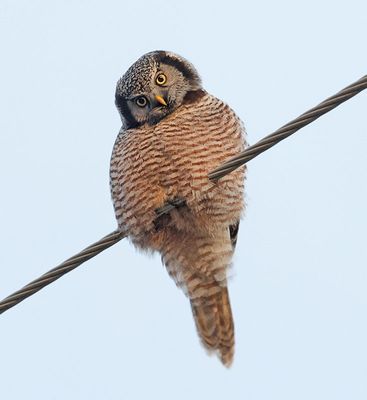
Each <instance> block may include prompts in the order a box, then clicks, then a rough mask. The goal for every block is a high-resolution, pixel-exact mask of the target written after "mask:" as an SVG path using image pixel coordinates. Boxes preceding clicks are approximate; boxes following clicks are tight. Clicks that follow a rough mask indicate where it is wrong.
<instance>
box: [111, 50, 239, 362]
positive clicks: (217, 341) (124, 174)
mask: <svg viewBox="0 0 367 400" xmlns="http://www.w3.org/2000/svg"><path fill="white" fill-rule="evenodd" d="M115 103H116V106H117V109H118V111H119V113H120V116H121V120H122V128H121V130H120V132H119V134H118V136H117V139H116V142H115V145H114V148H113V152H112V157H111V166H110V183H111V192H112V200H113V204H114V210H115V214H116V219H117V222H118V226H119V229H120V230H121V231H123V232H124V233H125V234H126V235H127V237H128V238H129V239H130V241H131V242H132V243H133V244H134V245H135V246H136V247H137V248H139V249H141V250H146V251H149V252H159V253H160V254H161V257H162V262H163V264H164V265H165V267H166V268H167V271H168V273H169V275H170V276H171V277H172V278H173V279H174V281H175V282H176V284H177V285H178V286H179V287H180V288H182V290H183V291H184V293H185V294H186V295H187V297H188V298H189V300H190V304H191V309H192V314H193V317H194V320H195V324H196V328H197V332H198V335H199V338H200V340H201V342H202V344H203V346H204V347H205V348H206V349H207V350H208V352H209V353H215V354H217V355H218V356H219V358H220V360H221V361H222V363H223V364H224V365H225V366H230V364H231V363H232V360H233V354H234V342H235V339H234V324H233V318H232V311H231V306H230V301H229V296H228V289H227V278H228V276H227V275H228V268H229V266H230V264H231V259H232V256H233V252H234V249H235V246H236V240H237V233H238V227H239V220H240V217H241V214H242V212H243V210H244V178H245V167H242V168H240V169H237V170H236V171H234V172H232V173H231V174H229V175H227V176H225V177H223V178H221V179H220V180H218V181H216V182H212V181H210V180H209V179H208V173H209V172H210V171H211V170H213V169H214V168H215V167H217V166H218V165H220V164H221V163H222V162H224V161H226V160H228V159H229V158H231V157H232V156H234V155H236V154H237V153H239V152H240V151H242V150H244V148H245V146H246V141H245V131H244V127H243V125H242V123H241V121H240V119H239V118H238V117H237V116H236V114H235V113H234V112H233V111H232V109H231V108H230V107H229V106H228V105H227V104H225V103H224V102H223V101H221V100H219V99H217V98H216V97H214V96H212V95H211V94H209V93H207V92H206V91H205V89H204V88H203V86H202V83H201V79H200V76H199V74H198V72H197V71H196V69H195V68H194V66H193V65H192V64H191V63H190V62H188V61H187V60H186V59H184V58H183V57H181V56H179V55H177V54H174V53H172V52H168V51H153V52H150V53H147V54H145V55H143V56H142V57H141V58H139V59H138V60H137V61H136V62H135V63H134V64H133V65H132V66H131V67H130V68H129V69H128V70H127V72H126V73H125V74H124V75H123V76H122V77H121V78H120V80H119V81H118V83H117V87H116V96H115ZM167 205H177V207H175V208H174V209H173V210H172V211H170V212H169V213H168V214H163V215H162V213H160V212H159V211H160V210H161V209H162V208H163V207H165V206H167Z"/></svg>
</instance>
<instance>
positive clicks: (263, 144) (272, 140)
mask: <svg viewBox="0 0 367 400" xmlns="http://www.w3.org/2000/svg"><path fill="white" fill-rule="evenodd" d="M366 88H367V75H365V76H363V77H362V78H361V79H359V80H358V81H356V82H354V83H353V84H351V85H349V86H347V87H346V88H344V89H343V90H341V91H340V92H338V93H336V94H335V95H334V96H331V97H329V98H328V99H326V100H325V101H323V102H322V103H320V104H319V105H317V106H316V107H314V108H311V109H310V110H309V111H306V112H305V113H303V114H301V115H300V116H299V117H298V118H296V119H294V120H292V121H291V122H289V123H288V124H286V125H284V126H282V127H281V128H279V129H278V130H276V131H275V132H273V133H272V134H270V135H268V136H266V137H264V138H263V139H261V140H260V141H259V142H257V143H256V144H254V145H253V146H250V147H248V148H247V149H246V150H245V151H243V152H241V153H240V154H238V155H237V156H236V157H233V158H231V159H230V160H228V161H227V162H225V163H224V164H222V165H220V166H219V167H218V168H216V169H215V170H214V171H212V172H210V173H209V179H211V180H213V181H215V180H218V179H220V178H222V177H223V176H225V175H227V174H229V173H230V172H232V171H233V170H235V169H236V168H239V167H240V166H241V165H244V164H246V163H247V162H248V161H250V160H252V159H253V158H255V157H256V156H258V155H259V154H261V153H263V152H264V151H266V150H268V149H270V148H271V147H272V146H274V145H275V144H277V143H279V142H280V141H282V140H284V139H286V138H287V137H288V136H290V135H292V134H293V133H295V132H297V131H298V130H299V129H301V128H303V127H304V126H306V125H308V124H310V123H311V122H313V121H315V120H316V119H317V118H319V117H321V116H322V115H323V114H326V113H327V112H329V111H331V110H332V109H333V108H335V107H337V106H338V105H340V104H342V103H344V102H345V101H347V100H349V99H350V98H351V97H353V96H355V95H356V94H358V93H359V92H361V91H362V90H364V89H366ZM180 205H182V204H181V203H178V202H176V203H172V204H167V205H165V206H164V207H162V208H160V209H159V210H158V211H157V217H159V216H161V215H163V214H166V213H168V212H170V211H171V210H173V209H174V208H176V207H179V206H180ZM125 236H126V235H125V233H124V232H121V231H119V230H116V231H113V232H112V233H110V234H108V235H107V236H105V237H103V238H102V239H100V240H99V241H98V242H96V243H94V244H92V245H90V246H88V247H87V248H85V249H84V250H82V251H81V252H80V253H78V254H76V255H74V256H72V257H70V258H68V259H67V260H66V261H64V262H63V263H61V264H60V265H58V266H57V267H55V268H53V269H51V270H50V271H48V272H46V273H45V274H43V275H41V276H40V277H39V278H38V279H35V280H34V281H32V282H30V283H29V284H28V285H26V286H24V287H23V288H22V289H20V290H18V291H16V292H15V293H13V294H11V295H10V296H8V297H6V298H5V299H4V300H2V301H1V302H0V314H2V313H3V312H4V311H6V310H8V309H9V308H11V307H14V306H15V305H16V304H18V303H20V302H21V301H23V300H25V299H26V298H27V297H29V296H31V295H33V294H34V293H36V292H38V291H39V290H41V289H42V288H44V287H45V286H47V285H49V284H50V283H52V282H54V281H56V280H57V279H59V278H61V277H62V276H63V275H64V274H66V273H68V272H70V271H72V270H73V269H75V268H76V267H78V266H79V265H81V264H83V263H84V262H85V261H87V260H90V259H91V258H93V257H95V256H96V255H97V254H99V253H101V252H102V251H104V250H106V249H108V248H109V247H111V246H113V245H114V244H116V243H117V242H119V241H120V240H122V239H123V238H124V237H125Z"/></svg>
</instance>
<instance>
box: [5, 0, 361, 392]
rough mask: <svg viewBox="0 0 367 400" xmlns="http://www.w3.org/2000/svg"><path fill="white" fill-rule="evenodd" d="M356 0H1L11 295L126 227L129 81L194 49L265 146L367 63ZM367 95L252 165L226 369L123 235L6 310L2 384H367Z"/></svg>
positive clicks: (213, 388) (217, 88)
mask: <svg viewBox="0 0 367 400" xmlns="http://www.w3.org/2000/svg"><path fill="white" fill-rule="evenodd" d="M366 37H367V6H366V2H365V1H363V0H360V1H354V0H350V1H348V2H344V1H343V2H342V1H339V2H338V1H335V0H334V1H316V0H309V1H300V2H295V1H281V0H279V1H276V2H271V1H256V2H255V1H251V2H249V1H230V0H227V1H225V2H223V1H210V2H209V1H207V2H198V1H189V0H185V1H180V2H177V1H170V2H169V1H161V0H156V1H154V2H148V1H139V2H138V1H136V2H124V1H90V0H89V1H86V0H84V1H66V0H64V1H46V0H43V1H41V0H32V1H28V0H22V1H21V0H12V1H10V0H1V1H0V55H1V56H0V60H1V64H0V71H1V73H0V179H1V189H2V192H1V199H0V221H1V224H0V226H1V228H0V243H1V252H0V282H1V285H0V297H1V298H2V297H5V296H6V295H8V294H10V293H11V292H13V291H14V290H16V289H18V288H20V287H21V286H23V285H24V284H26V283H28V282H29V281H30V280H32V279H34V278H36V277H38V276H39V275H40V274H42V273H43V272H45V271H47V270H48V269H50V268H51V267H54V266H55V265H56V264H57V263H59V262H61V261H63V260H64V259H65V258H67V257H69V256H71V255H73V254H74V253H76V252H77V251H79V250H80V249H82V248H83V247H85V246H86V245H89V244H90V243H92V242H94V241H95V240H97V239H99V238H100V237H102V236H103V235H105V234H107V233H109V232H111V231H112V230H114V229H115V219H114V214H113V209H112V203H111V200H110V193H109V183H108V169H109V158H110V154H111V149H112V146H113V143H114V140H115V137H116V135H117V132H118V130H119V128H120V120H119V116H118V113H117V111H116V110H115V107H114V90H115V83H116V81H117V79H118V78H119V77H120V75H121V74H122V73H123V72H124V71H125V70H126V69H127V68H128V67H129V66H130V65H131V64H132V63H133V62H134V61H135V60H136V59H137V58H138V57H139V56H141V55H142V54H144V53H145V52H147V51H151V50H154V49H166V50H172V51H175V52H177V53H179V54H182V55H183V56H185V57H186V58H188V59H189V60H190V61H192V62H193V63H194V64H195V65H196V67H197V69H198V70H199V72H200V73H201V75H202V78H203V81H204V85H205V87H206V89H207V90H208V91H210V92H211V93H213V94H214V95H216V96H218V97H220V98H222V99H224V100H225V101H227V102H228V103H229V104H230V105H231V106H232V107H233V108H234V109H235V110H236V112H237V113H238V114H239V115H240V116H241V118H242V119H243V120H244V122H245V125H246V127H247V131H248V139H249V142H250V143H255V142H256V141H257V140H258V139H260V138H261V137H263V136H264V135H266V134H268V133H270V132H271V131H273V130H275V129H276V128H278V127H279V126H280V125H282V124H284V123H286V122H288V121H289V120H290V119H292V118H294V117H296V116H298V115H299V114H300V113H302V112H304V111H306V110H307V109H308V108H310V107H312V106H314V105H316V104H317V103H319V102H320V101H322V100H323V99H324V98H326V97H328V96H330V95H332V94H334V93H335V92H337V91H338V90H340V89H342V88H343V87H344V86H346V85H348V84H350V83H352V82H353V81H355V80H357V79H358V78H360V77H361V76H363V75H365V74H366V73H367V56H366ZM366 96H367V93H362V94H360V95H358V96H357V97H355V98H353V99H351V100H349V101H348V102H347V103H345V104H344V105H342V106H341V107H339V108H337V109H336V110H334V111H332V112H330V113H329V114H327V115H326V116H324V117H322V118H321V119H320V120H318V121H316V122H314V123H313V124H311V125H310V126H308V127H307V128H305V129H303V130H302V131H300V132H299V133H298V134H297V135H295V136H293V137H292V138H290V139H288V140H287V141H285V142H283V143H281V144H280V145H278V146H276V147H275V148H273V149H271V150H269V151H268V152H266V153H265V154H264V155H262V156H260V157H259V158H257V159H255V160H253V161H251V162H250V163H249V165H248V168H249V173H248V180H247V183H246V185H247V202H248V209H247V215H246V218H245V219H244V220H243V222H242V227H241V232H240V237H239V242H238V250H237V253H236V257H235V260H234V261H235V262H234V277H233V279H232V280H231V283H230V293H231V300H232V307H233V311H234V316H235V324H236V334H237V346H236V355H235V361H234V364H233V367H232V368H231V369H230V370H226V369H225V368H223V367H222V366H221V364H220V363H219V362H218V361H217V359H215V358H213V357H208V356H207V355H206V354H205V352H204V351H203V349H202V348H201V346H200V345H199V342H198V339H197V336H196V332H195V328H194V323H193V320H192V317H191V311H190V307H189V304H188V301H187V299H186V298H185V297H184V295H183V294H182V293H181V292H180V291H179V290H178V289H177V288H176V287H175V285H174V283H173V282H172V281H171V280H170V278H169V277H168V275H167V273H166V271H165V269H164V268H163V267H162V266H161V264H160V260H159V257H158V256H157V257H153V258H152V257H147V256H146V255H143V254H138V253H137V252H136V250H135V249H134V248H133V247H132V246H130V245H129V244H128V242H127V241H123V242H121V243H120V244H118V245H116V246H114V247H113V248H111V249H110V250H108V251H106V252H105V253H103V254H101V255H99V256H98V257H96V258H95V259H93V260H92V261H90V262H88V263H87V264H85V265H84V266H82V267H80V268H79V269H77V270H76V271H74V272H72V273H70V274H68V275H67V276H65V277H64V278H62V279H61V280H59V281H58V282H56V283H55V284H53V285H51V286H49V287H48V288H47V289H44V290H42V291H41V292H39V293H38V294H37V295H35V296H33V297H31V298H30V299H28V300H26V301H25V302H23V303H22V304H20V305H18V306H17V307H15V308H14V309H12V310H9V311H8V312H6V313H5V314H3V315H2V316H0V332H1V333H0V337H1V342H0V398H1V399H6V400H15V399H23V398H27V399H37V400H38V399H42V400H43V399H47V400H49V399H53V400H61V399H62V400H64V399H68V400H73V399H88V400H94V399H96V400H97V399H107V400H110V399H159V400H165V399H172V398H174V399H178V400H180V399H187V398H190V399H204V398H205V399H212V400H215V399H223V398H228V399H234V400H237V399H250V400H273V399H274V400H275V399H276V400H277V399H279V400H288V399H289V400H294V399H297V400H303V399H307V400H308V399H312V400H318V399H320V400H321V399H322V400H324V399H333V400H337V399H347V398H348V399H353V400H357V399H358V400H359V399H366V398H367V379H366V376H367V339H366V338H367V290H366V289H367V246H366V226H367V215H366V204H367V190H366V181H367V168H366V167H367V160H366V146H367V137H366V135H367V120H366V109H367V97H366Z"/></svg>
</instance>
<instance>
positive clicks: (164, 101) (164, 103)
mask: <svg viewBox="0 0 367 400" xmlns="http://www.w3.org/2000/svg"><path fill="white" fill-rule="evenodd" d="M155 99H156V100H157V101H158V103H159V104H162V105H163V106H167V103H166V100H164V98H163V97H162V96H159V95H155Z"/></svg>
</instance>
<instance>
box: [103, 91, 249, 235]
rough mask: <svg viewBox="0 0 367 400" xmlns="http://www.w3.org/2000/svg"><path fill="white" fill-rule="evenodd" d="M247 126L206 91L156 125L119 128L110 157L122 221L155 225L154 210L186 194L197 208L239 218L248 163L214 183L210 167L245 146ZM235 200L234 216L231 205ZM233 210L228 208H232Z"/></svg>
mask: <svg viewBox="0 0 367 400" xmlns="http://www.w3.org/2000/svg"><path fill="white" fill-rule="evenodd" d="M243 134H244V132H243V127H242V124H241V122H240V120H239V118H238V117H237V116H236V115H235V113H234V112H233V111H232V110H231V109H230V108H229V107H228V106H227V105H226V104H225V103H223V102H222V101H220V100H218V99H216V98H215V97H213V96H210V95H208V94H207V95H205V96H203V97H202V98H201V99H200V100H199V101H198V102H194V103H191V104H188V105H183V106H181V107H180V108H179V109H177V110H176V111H174V112H173V113H172V114H170V115H168V116H167V117H166V118H164V119H163V120H161V121H160V122H159V123H157V124H156V125H153V126H144V127H140V128H137V129H131V130H128V131H126V132H124V133H121V134H120V135H119V137H118V139H117V141H116V143H115V146H114V150H113V154H112V159H111V190H112V197H113V201H114V207H115V212H116V216H117V219H118V222H119V225H120V226H124V227H127V228H128V230H129V232H130V233H132V235H138V234H139V232H141V230H142V229H144V230H145V231H146V230H149V229H153V225H154V222H153V221H154V219H155V215H156V214H155V210H156V209H157V208H159V207H161V206H162V205H163V204H164V203H165V202H167V201H169V200H172V199H175V198H182V199H184V200H185V201H186V202H187V204H188V206H189V209H190V210H191V211H193V215H194V214H198V213H204V214H206V215H208V213H209V214H211V213H212V214H213V215H214V214H216V215H219V214H220V215H227V217H228V216H229V218H230V220H235V219H236V218H237V219H238V217H239V213H240V211H241V210H242V203H243V178H244V169H243V168H242V169H240V170H237V171H234V172H233V173H232V174H230V175H228V176H226V177H224V178H222V179H221V180H220V182H218V183H213V182H210V181H209V179H208V173H209V172H210V171H211V170H212V169H214V168H215V167H217V166H218V165H219V164H221V163H222V162H224V161H226V160H227V159H228V158H230V157H232V156H234V155H236V154H237V153H238V152H240V151H241V150H242V149H243V148H244V136H243ZM227 205H228V207H230V206H231V205H232V208H233V217H231V214H232V213H231V212H230V211H229V210H228V207H227ZM228 213H229V214H228Z"/></svg>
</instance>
